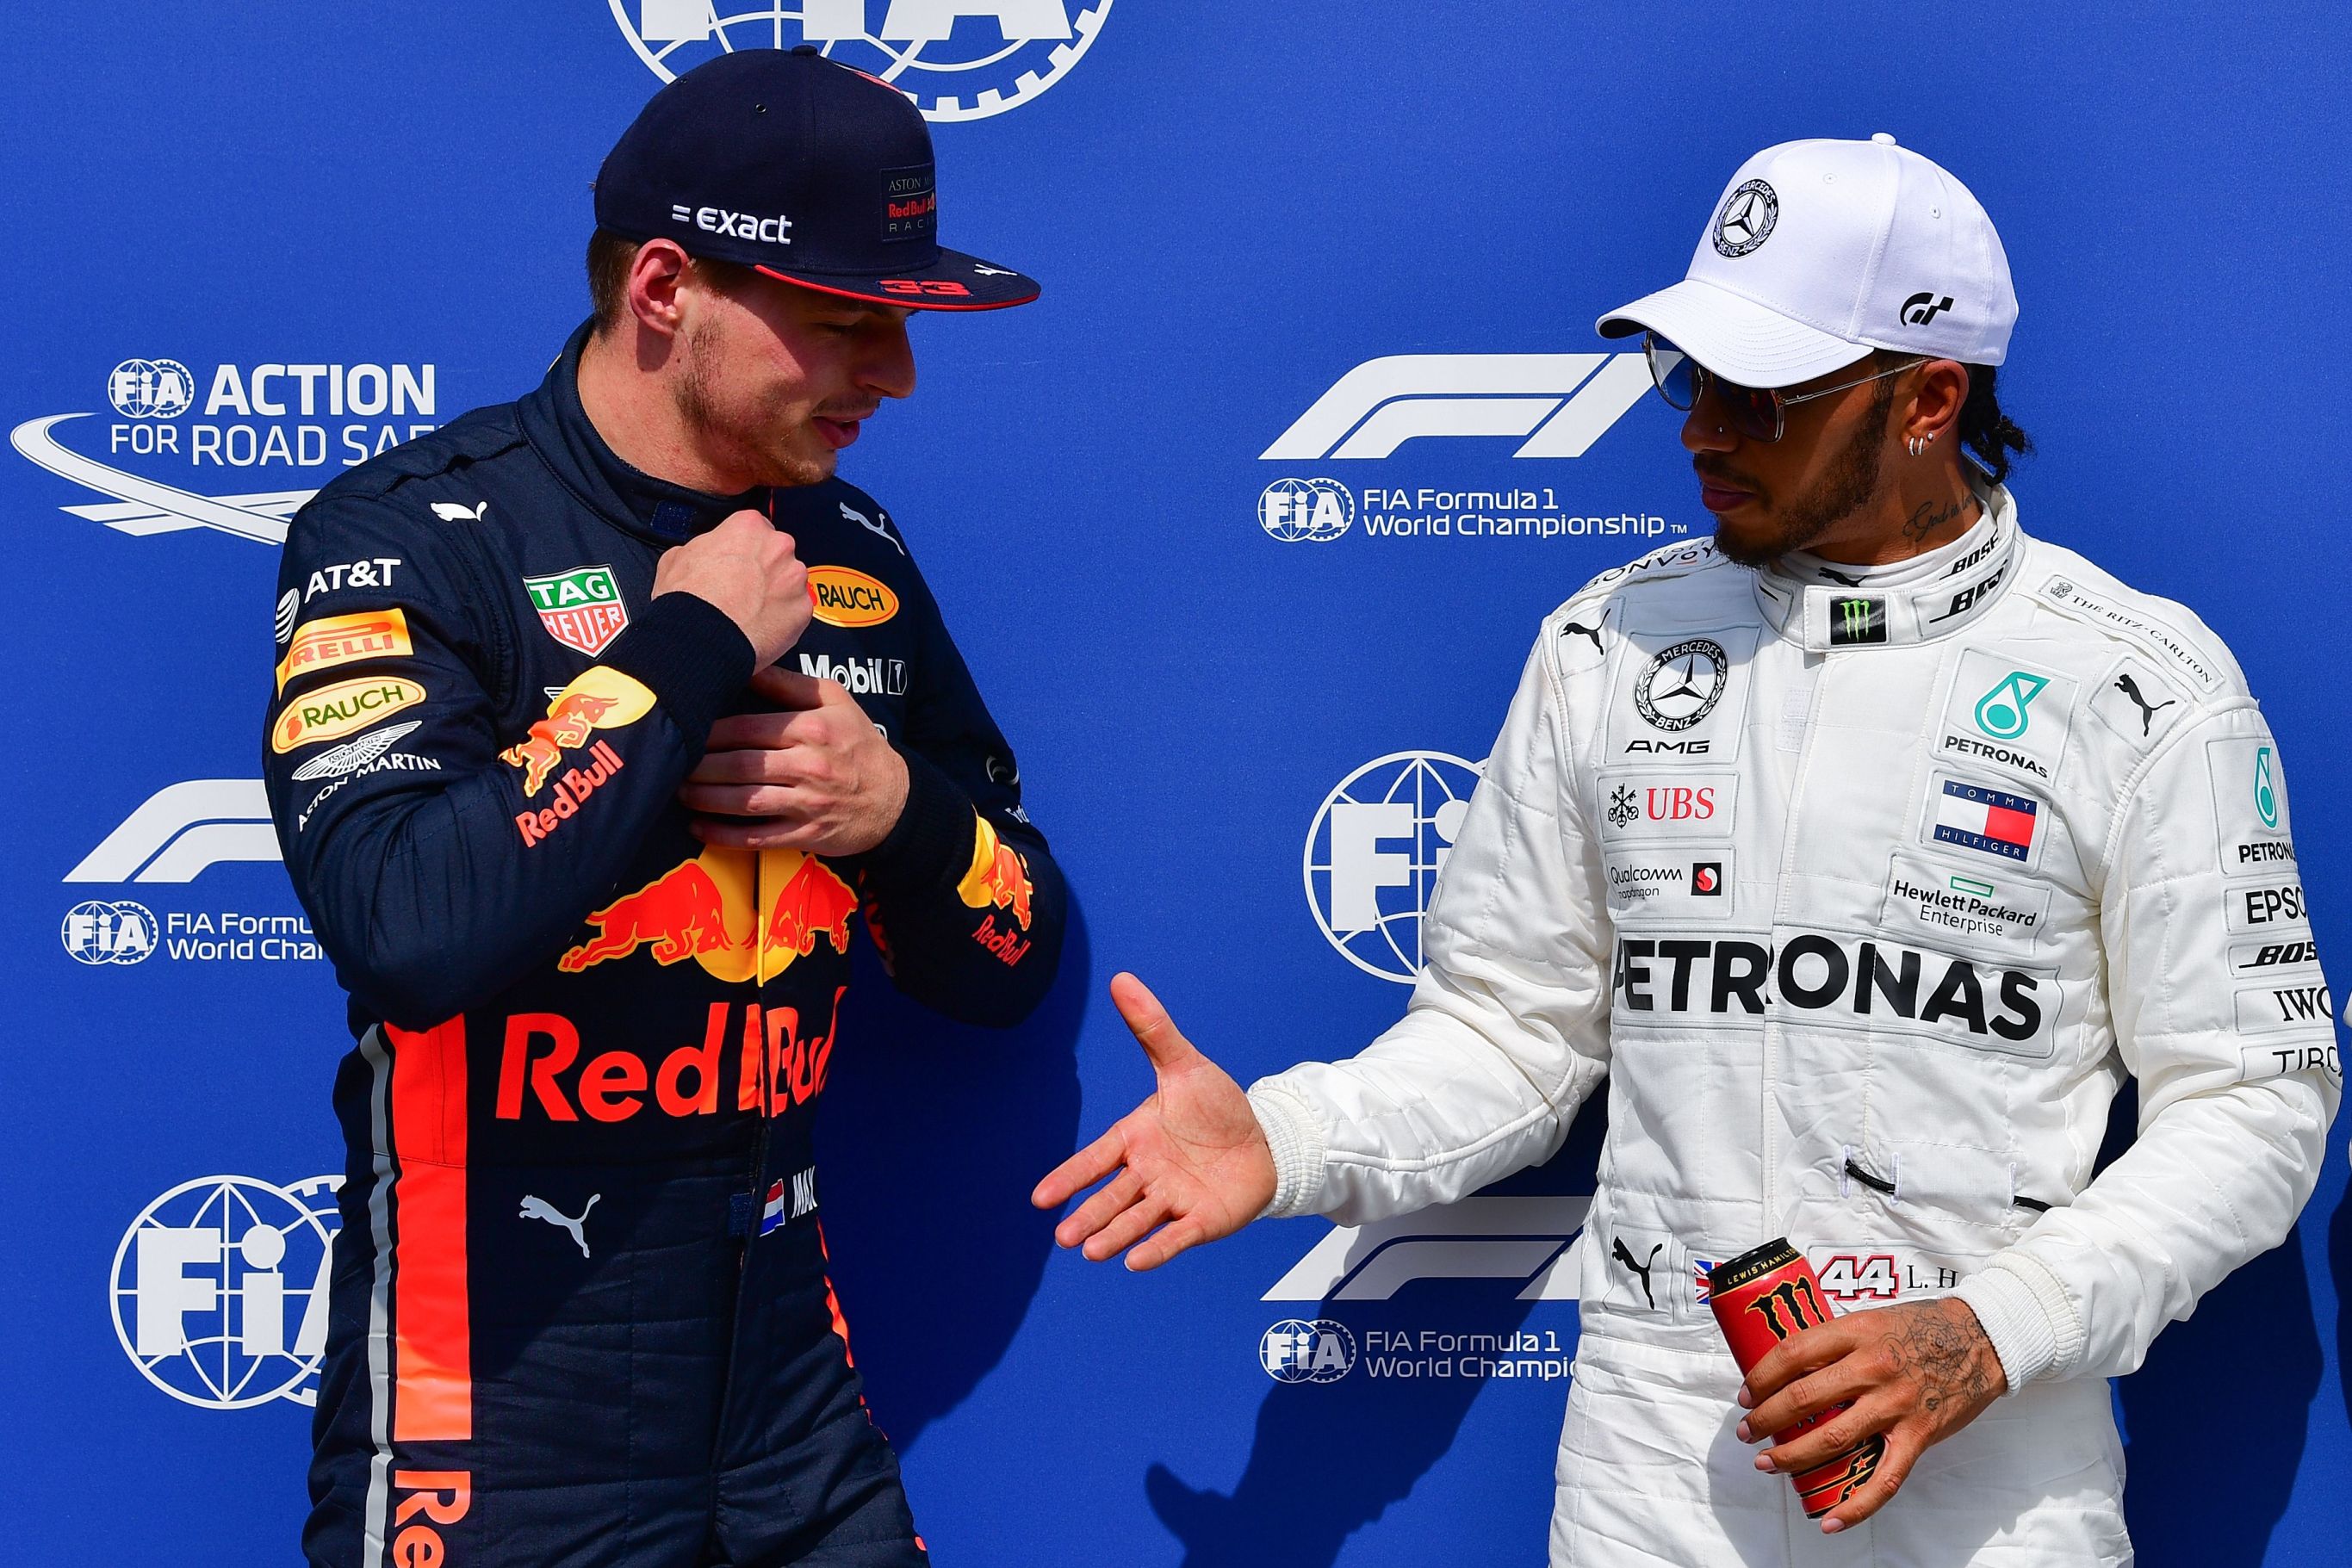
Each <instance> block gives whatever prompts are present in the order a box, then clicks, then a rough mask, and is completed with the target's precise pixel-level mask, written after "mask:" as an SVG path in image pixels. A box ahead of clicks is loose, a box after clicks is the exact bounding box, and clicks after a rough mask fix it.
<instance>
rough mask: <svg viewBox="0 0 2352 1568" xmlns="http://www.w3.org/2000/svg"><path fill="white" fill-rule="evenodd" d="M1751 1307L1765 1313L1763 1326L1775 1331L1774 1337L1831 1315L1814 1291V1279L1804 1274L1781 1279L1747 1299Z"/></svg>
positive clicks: (1749, 1307)
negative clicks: (1807, 1277) (1755, 1296)
mask: <svg viewBox="0 0 2352 1568" xmlns="http://www.w3.org/2000/svg"><path fill="white" fill-rule="evenodd" d="M1748 1311H1749V1312H1757V1313H1760V1314H1761V1315H1762V1316H1763V1319H1764V1326H1765V1327H1766V1328H1768V1329H1770V1330H1771V1331H1772V1337H1773V1338H1774V1339H1787V1338H1788V1337H1789V1336H1790V1334H1792V1333H1796V1332H1797V1331H1798V1330H1799V1329H1805V1328H1811V1327H1812V1326H1813V1324H1815V1323H1822V1322H1829V1317H1830V1314H1829V1312H1828V1310H1827V1309H1825V1308H1824V1307H1823V1306H1822V1299H1821V1297H1819V1296H1818V1295H1815V1294H1814V1293H1813V1282H1812V1281H1811V1280H1808V1279H1806V1278H1804V1277H1803V1276H1802V1275H1799V1276H1798V1277H1797V1278H1795V1279H1792V1280H1783V1281H1780V1283H1779V1284H1777V1285H1775V1286H1773V1287H1772V1288H1771V1289H1770V1290H1769V1291H1765V1292H1764V1293H1763V1294H1762V1295H1760V1296H1759V1297H1757V1298H1756V1299H1755V1300H1754V1301H1750V1302H1748ZM1783 1314H1785V1319H1784V1316H1783Z"/></svg>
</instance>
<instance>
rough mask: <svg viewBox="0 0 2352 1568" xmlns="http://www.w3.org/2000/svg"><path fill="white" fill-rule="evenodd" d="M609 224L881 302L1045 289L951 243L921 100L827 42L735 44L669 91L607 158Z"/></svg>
mask: <svg viewBox="0 0 2352 1568" xmlns="http://www.w3.org/2000/svg"><path fill="white" fill-rule="evenodd" d="M596 225H597V226H598V227H599V228H604V229H610V230H612V231H613V232H614V233H615V234H619V235H625V236H626V237H628V238H630V239H636V240H647V239H667V240H675V241H677V244H678V245H679V246H683V247H684V248H685V250H686V252H687V254H688V255H689V256H701V257H704V258H707V259H709V260H712V261H731V262H735V263H738V264H740V265H741V266H744V267H753V268H756V269H757V270H759V271H761V272H764V273H766V274H767V275H768V276H769V277H778V278H782V280H783V281H785V282H787V283H796V284H799V285H800V286H801V287H804V288H814V289H819V290H821V291H823V292H824V293H827V294H838V295H841V296H843V297H845V298H850V299H861V300H866V301H868V302H870V303H873V304H877V305H899V306H905V307H908V308H912V309H917V310H993V309H998V308H1003V307H1004V306H1007V305H1026V304H1028V303H1029V302H1030V301H1031V300H1033V299H1034V298H1037V294H1038V286H1037V283H1036V280H1035V279H1034V278H1030V277H1024V276H1023V275H1022V274H1020V273H1018V272H1015V271H1013V269H1011V268H1010V267H997V266H994V265H992V263H989V262H985V261H982V260H981V259H980V258H979V257H978V256H966V255H965V254H963V253H962V252H961V251H955V250H948V249H945V248H943V247H942V246H940V242H939V227H940V197H939V179H938V172H937V168H936V164H935V162H934V160H933V157H932V153H931V131H930V127H929V126H928V125H926V124H925V123H924V122H923V117H922V114H921V112H920V111H919V110H917V109H916V108H915V106H914V104H913V103H911V102H909V101H908V99H907V96H906V95H905V94H904V93H902V92H900V91H899V90H898V89H896V88H894V87H891V86H888V85H887V84H886V83H884V82H882V81H880V80H879V79H877V78H874V77H870V76H867V75H866V73H865V72H864V71H860V70H854V69H852V68H849V67H847V66H844V65H837V64H835V62H833V61H832V60H829V59H827V58H825V57H824V56H823V55H821V54H819V53H818V52H817V50H816V48H815V47H814V45H807V44H803V45H802V46H801V47H798V48H794V49H741V50H738V51H736V52H735V53H733V54H727V55H721V56H719V57H718V58H717V59H714V60H711V61H709V62H708V63H707V64H704V65H701V66H698V67H696V68H694V69H693V70H690V71H688V72H687V73H686V74H685V75H684V76H682V77H679V78H677V80H676V81H674V82H671V83H670V84H669V85H668V86H667V87H665V88H663V89H661V90H660V91H659V92H657V93H656V94H654V96H653V99H652V100H651V101H650V102H648V103H647V104H646V107H645V109H644V110H642V111H641V112H640V113H639V114H638V115H637V118H636V120H635V121H634V122H633V123H632V124H631V125H630V126H629V128H628V130H626V131H623V132H622V133H621V140H620V141H618V142H616V143H614V147H613V151H612V152H610V153H608V154H607V155H606V156H605V159H604V168H603V169H602V170H600V171H599V172H597V175H596Z"/></svg>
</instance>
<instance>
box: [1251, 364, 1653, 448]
mask: <svg viewBox="0 0 2352 1568" xmlns="http://www.w3.org/2000/svg"><path fill="white" fill-rule="evenodd" d="M1649 390H1650V369H1649V365H1648V363H1647V362H1646V361H1644V360H1643V357H1642V356H1641V355H1639V354H1390V355H1386V356H1384V357H1382V358H1381V359H1377V360H1367V361H1364V362H1363V363H1362V364H1360V365H1358V366H1357V367H1356V368H1355V369H1354V370H1352V371H1349V372H1348V373H1347V374H1346V375H1344V376H1341V377H1340V378H1339V380H1338V381H1337V382H1333V383H1332V386H1331V390H1330V391H1328V392H1325V393H1324V394H1323V395H1322V396H1321V397H1319V398H1317V399H1316V400H1315V405H1314V406H1313V407H1312V408H1309V409H1308V410H1307V412H1306V413H1302V414H1300V415H1299V416H1298V418H1297V421H1296V422H1295V423H1293V424H1292V425H1291V427H1290V428H1289V429H1288V430H1286V431H1284V432H1283V433H1282V434H1280V435H1278V436H1276V438H1275V442H1274V444H1273V445H1271V446H1269V447H1267V448H1266V449H1265V451H1264V452H1261V453H1259V454H1258V457H1259V459H1260V461H1262V462H1269V463H1271V462H1285V461H1289V462H1302V461H1318V460H1320V459H1322V458H1326V457H1333V458H1339V457H1386V456H1388V455H1391V453H1393V452H1395V451H1396V449H1397V448H1398V447H1400V446H1402V445H1403V444H1405V443H1406V442H1408V441H1411V440H1412V439H1414V438H1415V437H1417V436H1440V435H1446V436H1494V435H1517V436H1524V437H1526V438H1527V439H1526V441H1525V442H1524V443H1523V444H1521V445H1520V447H1519V449H1518V450H1517V452H1515V453H1513V454H1512V455H1513V456H1515V457H1581V456H1583V455H1584V454H1585V453H1586V452H1587V451H1588V450H1590V449H1591V445H1592V444H1593V443H1594V442H1596V441H1598V440H1600V439H1601V435H1602V434H1605V433H1606V432H1607V431H1608V429H1609V427H1610V426H1611V425H1612V424H1615V423H1617V421H1618V420H1619V419H1620V418H1621V417H1622V416H1623V414H1624V413H1625V411H1626V410H1627V409H1630V408H1632V407H1633V405H1634V404H1635V403H1637V402H1641V401H1642V396H1643V393H1645V392H1648V391H1649Z"/></svg>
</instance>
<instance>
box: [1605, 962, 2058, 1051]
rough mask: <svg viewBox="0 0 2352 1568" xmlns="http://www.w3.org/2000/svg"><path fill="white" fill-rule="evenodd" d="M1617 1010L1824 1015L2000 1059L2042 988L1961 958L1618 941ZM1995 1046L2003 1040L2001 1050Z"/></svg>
mask: <svg viewBox="0 0 2352 1568" xmlns="http://www.w3.org/2000/svg"><path fill="white" fill-rule="evenodd" d="M1612 983H1613V988H1614V990H1615V992H1616V1011H1617V1014H1618V1016H1619V1017H1620V1018H1621V1019H1628V1021H1640V1020H1636V1019H1630V1018H1629V1015H1634V1014H1643V1013H1648V1014H1657V1013H1675V1014H1683V1015H1691V1014H1700V1013H1706V1014H1714V1015H1716V1016H1718V1017H1720V1016H1725V1015H1728V1014H1730V1013H1731V1012H1732V1011H1733V1009H1734V1007H1735V1005H1736V1006H1737V1008H1738V1011H1740V1012H1743V1013H1749V1014H1755V1015H1759V1016H1761V1015H1762V1014H1764V1013H1766V1012H1767V1011H1777V1012H1783V1013H1785V1012H1786V1011H1787V1010H1789V1009H1796V1010H1798V1011H1801V1012H1809V1013H1827V1014H1832V1015H1837V1016H1840V1017H1850V1018H1855V1019H1867V1018H1879V1019H1888V1020H1902V1021H1905V1022H1909V1023H1917V1024H1942V1025H1948V1026H1952V1027H1954V1028H1956V1029H1957V1030H1958V1031H1960V1032H1964V1033H1965V1034H1967V1035H1968V1036H1969V1037H1970V1039H1971V1040H1972V1041H1973V1042H1976V1043H1980V1044H1982V1045H1984V1046H1986V1047H1988V1048H1989V1049H1991V1050H1996V1051H2011V1050H2013V1049H2015V1048H2017V1047H2021V1046H2027V1045H2029V1044H2030V1043H2031V1042H2032V1041H2033V1040H2035V1039H2036V1038H2037V1037H2038V1036H2039V1035H2040V1034H2041V1033H2042V1024H2043V1021H2044V1019H2045V1014H2044V1011H2043V1008H2042V1003H2043V1000H2044V997H2043V987H2044V984H2045V982H2044V980H2043V979H2042V977H2041V976H2038V975H2035V974H2033V973H2032V972H2030V971H2027V970H2023V969H1987V968H1981V967H1979V966H1977V965H1976V964H1973V963H1971V962H1969V960H1968V959H1966V958H1958V957H1953V956H1949V955H1948V954H1943V953H1935V952H1927V951H1923V950H1921V949H1918V948H1914V947H1905V946H1897V945H1895V944H1894V943H1889V942H1875V941H1862V940H1854V939H1849V940H1845V941H1840V940H1838V939H1836V938H1833V937H1830V936H1816V935H1812V934H1807V935H1805V936H1796V937H1792V938H1790V940H1789V941H1788V942H1786V943H1784V944H1782V945H1781V947H1780V951H1779V952H1778V953H1775V952H1774V951H1773V950H1772V949H1771V948H1770V947H1769V946H1766V945H1765V944H1763V943H1761V942H1750V941H1744V940H1741V939H1739V938H1738V937H1723V938H1705V939H1702V938H1680V939H1677V938H1671V937H1669V938H1662V939H1657V940H1650V939H1644V938H1637V937H1632V936H1625V937H1620V938H1619V939H1618V943H1617V964H1616V973H1615V975H1614V977H1613V981H1612ZM1996 1041H2006V1042H2009V1043H2007V1044H1999V1043H1996Z"/></svg>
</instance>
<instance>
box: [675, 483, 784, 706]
mask: <svg viewBox="0 0 2352 1568" xmlns="http://www.w3.org/2000/svg"><path fill="white" fill-rule="evenodd" d="M665 593H691V594H693V595H694V596H695V597H696V598H697V599H700V600H705V601H709V603H711V604H713V605H716V606H717V607H718V608H719V611H720V612H722V613H724V614H725V615H726V617H727V619H729V620H730V621H732V622H735V624H736V625H737V626H738V627H739V628H740V629H741V631H742V632H743V635H744V636H745V637H747V638H749V639H750V640H751V652H752V653H753V655H754V659H753V663H752V667H753V668H754V669H765V668H766V667H767V666H768V665H770V664H774V663H775V662H776V661H777V660H778V659H780V658H782V657H783V656H784V654H785V653H786V652H788V651H789V650H790V649H791V647H792V645H793V643H797V642H799V641H800V640H801V633H802V632H805V631H807V630H808V623H809V615H810V612H811V611H812V610H813V608H814V606H813V604H812V602H811V601H810V599H809V588H808V568H806V567H804V566H803V565H802V564H801V561H800V557H799V556H798V555H796V554H795V553H794V552H793V536H792V535H790V534H787V533H782V532H780V531H779V530H778V529H777V528H776V526H775V525H774V524H773V523H772V522H770V521H769V520H768V519H767V518H766V517H761V515H760V514H759V513H757V512H755V511H752V510H751V509H750V508H749V507H746V508H744V509H743V510H742V511H740V512H737V513H734V514H733V515H732V516H730V517H728V519H727V520H726V521H725V522H723V523H720V524H719V526H718V527H717V528H713V529H711V530H710V531H709V533H707V534H702V535H699V536H698V537H696V538H691V539H688V540H687V541H686V543H684V544H682V545H679V546H678V547H677V548H676V549H669V550H665V551H663V552H662V558H661V560H660V562H659V563H658V564H656V566H655V568H654V597H655V598H656V599H659V598H660V597H661V596H662V595H663V594H665Z"/></svg>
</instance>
